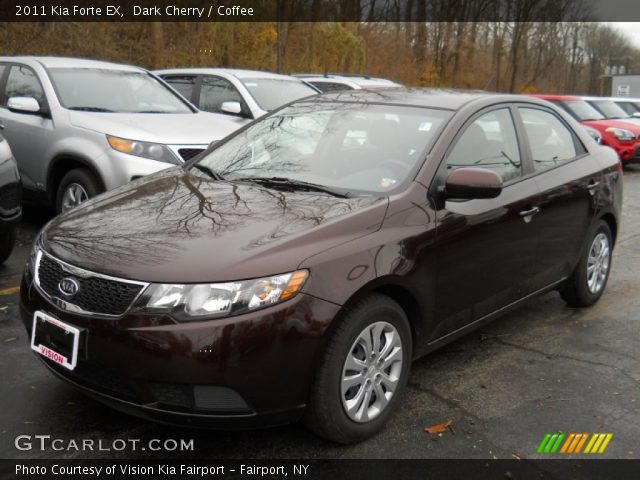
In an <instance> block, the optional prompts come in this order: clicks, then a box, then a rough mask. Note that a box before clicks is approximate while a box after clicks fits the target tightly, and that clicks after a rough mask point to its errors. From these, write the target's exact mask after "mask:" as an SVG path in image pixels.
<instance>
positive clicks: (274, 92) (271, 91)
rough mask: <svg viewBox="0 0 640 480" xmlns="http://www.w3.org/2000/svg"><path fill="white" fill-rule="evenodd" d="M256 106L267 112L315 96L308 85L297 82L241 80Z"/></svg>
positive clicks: (262, 79) (266, 79)
mask: <svg viewBox="0 0 640 480" xmlns="http://www.w3.org/2000/svg"><path fill="white" fill-rule="evenodd" d="M240 81H241V82H242V84H243V85H244V86H245V87H247V90H249V92H250V93H251V96H252V97H253V98H254V100H255V101H256V103H257V104H258V106H259V107H260V108H261V109H263V110H266V111H267V112H269V111H271V110H275V109H276V108H279V107H281V106H282V105H285V104H287V103H289V102H293V101H294V100H298V99H299V98H303V97H308V96H310V95H315V94H317V93H318V92H316V91H315V90H314V89H313V88H311V87H310V86H309V85H306V84H305V83H303V82H300V81H298V80H288V79H279V78H241V79H240Z"/></svg>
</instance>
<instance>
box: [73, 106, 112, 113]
mask: <svg viewBox="0 0 640 480" xmlns="http://www.w3.org/2000/svg"><path fill="white" fill-rule="evenodd" d="M69 110H78V111H80V112H106V113H113V110H109V109H108V108H102V107H69Z"/></svg>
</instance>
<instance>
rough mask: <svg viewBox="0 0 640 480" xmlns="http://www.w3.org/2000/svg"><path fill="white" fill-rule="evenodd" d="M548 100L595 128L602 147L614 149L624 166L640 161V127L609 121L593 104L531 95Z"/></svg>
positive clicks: (562, 97)
mask: <svg viewBox="0 0 640 480" xmlns="http://www.w3.org/2000/svg"><path fill="white" fill-rule="evenodd" d="M531 96H532V97H536V98H540V99H542V100H547V101H549V102H551V103H553V104H555V105H557V106H559V107H560V108H562V109H563V110H565V111H566V112H568V113H569V114H570V115H571V116H572V117H573V118H575V119H576V120H578V121H579V122H581V123H582V124H583V125H587V126H588V127H591V128H595V129H596V130H597V131H598V132H600V135H601V136H602V145H606V146H609V147H611V148H613V149H614V150H615V151H616V153H617V154H618V157H619V158H620V160H621V162H622V163H623V164H626V163H629V162H635V161H638V160H640V140H638V139H639V138H640V137H639V136H640V126H638V125H635V124H633V123H630V122H627V121H623V120H608V119H607V118H605V116H604V115H603V114H602V113H600V112H599V111H598V110H596V109H595V108H594V107H593V106H592V105H591V104H589V103H588V102H586V101H585V100H583V99H582V98H580V97H574V96H569V95H531Z"/></svg>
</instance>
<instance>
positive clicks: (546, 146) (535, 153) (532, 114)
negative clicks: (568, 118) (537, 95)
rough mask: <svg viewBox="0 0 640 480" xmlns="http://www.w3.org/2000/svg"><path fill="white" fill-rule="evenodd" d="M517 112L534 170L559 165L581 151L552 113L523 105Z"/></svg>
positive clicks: (572, 137) (569, 132) (571, 135)
mask: <svg viewBox="0 0 640 480" xmlns="http://www.w3.org/2000/svg"><path fill="white" fill-rule="evenodd" d="M519 111H520V115H521V116H522V121H523V123H524V130H525V132H526V134H527V138H528V139H529V146H530V148H531V157H532V159H533V166H534V168H535V170H536V171H542V170H546V169H549V168H553V167H555V166H557V165H562V164H564V163H567V162H570V161H571V160H573V159H574V158H576V156H578V155H579V154H581V153H584V148H581V149H579V148H578V147H580V146H581V145H580V144H579V142H578V140H577V139H576V137H575V135H574V134H573V133H572V132H571V131H570V130H569V128H568V127H567V126H566V125H565V124H564V123H563V122H562V121H561V120H560V119H559V118H558V117H556V116H555V115H554V114H553V113H550V112H547V111H545V110H539V109H536V108H526V107H520V108H519Z"/></svg>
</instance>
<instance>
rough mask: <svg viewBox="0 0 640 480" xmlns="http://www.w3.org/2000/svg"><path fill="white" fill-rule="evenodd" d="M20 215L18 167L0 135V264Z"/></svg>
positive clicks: (13, 239) (13, 238)
mask: <svg viewBox="0 0 640 480" xmlns="http://www.w3.org/2000/svg"><path fill="white" fill-rule="evenodd" d="M0 125H1V124H0ZM21 214H22V187H21V184H20V174H19V173H18V166H17V165H16V161H15V159H14V158H13V154H12V153H11V148H10V147H9V143H8V142H7V141H6V140H5V138H4V137H3V136H2V135H1V134H0V263H3V262H4V261H5V260H7V259H8V258H9V256H10V255H11V252H12V251H13V247H14V245H15V243H16V230H17V228H18V222H19V221H20V216H21Z"/></svg>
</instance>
